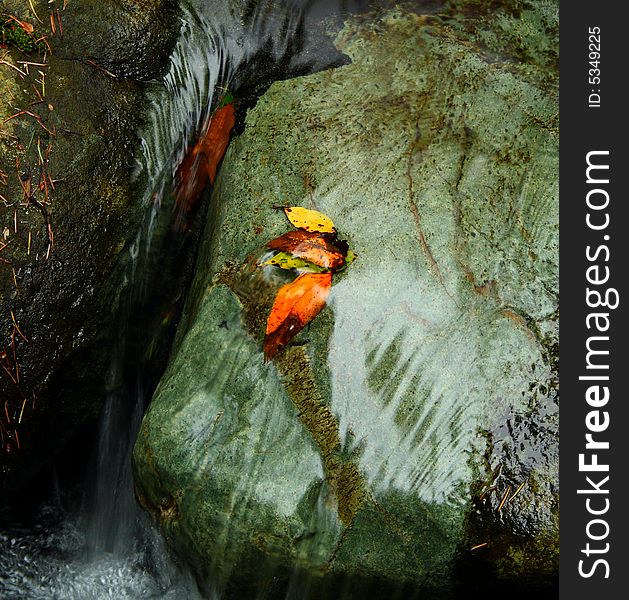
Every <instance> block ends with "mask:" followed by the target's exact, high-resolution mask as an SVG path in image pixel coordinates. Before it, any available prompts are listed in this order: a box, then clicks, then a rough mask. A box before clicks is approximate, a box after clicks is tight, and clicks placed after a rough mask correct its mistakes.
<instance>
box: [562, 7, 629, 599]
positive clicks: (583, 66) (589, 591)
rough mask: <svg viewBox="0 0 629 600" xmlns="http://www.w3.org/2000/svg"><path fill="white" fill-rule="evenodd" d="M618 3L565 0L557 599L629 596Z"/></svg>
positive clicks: (628, 374)
mask: <svg viewBox="0 0 629 600" xmlns="http://www.w3.org/2000/svg"><path fill="white" fill-rule="evenodd" d="M619 9H620V7H619V5H618V4H617V3H612V2H605V1H601V2H588V3H586V2H581V1H579V2H568V1H567V0H565V1H564V2H562V3H561V12H560V27H561V29H560V40H561V48H560V56H561V59H560V86H561V87H560V118H561V121H560V123H561V129H560V294H561V296H560V298H561V317H560V356H561V363H560V364H561V366H560V377H561V393H562V396H561V408H560V489H561V505H560V506H561V525H560V539H561V559H560V565H561V566H560V597H561V598H566V599H568V598H570V599H573V598H595V599H600V598H605V599H606V600H612V599H616V598H618V599H620V598H626V597H627V596H626V593H627V592H626V583H625V580H626V578H627V577H628V576H629V575H628V572H627V571H628V568H627V566H626V559H625V555H626V554H625V549H624V546H625V543H626V540H627V534H628V528H627V523H628V522H629V516H628V511H629V507H628V504H629V502H628V499H627V495H626V494H625V491H624V486H625V480H626V476H627V472H628V471H629V418H628V412H629V411H628V402H627V394H626V391H625V387H626V385H627V383H626V381H625V378H629V356H628V353H627V346H626V345H627V339H626V338H627V327H626V309H625V305H626V303H627V301H628V300H629V297H628V296H627V294H626V290H627V286H626V281H627V275H628V268H627V258H626V257H627V253H628V251H627V247H628V246H629V233H628V232H625V231H624V229H625V228H626V223H627V219H626V217H625V215H626V210H625V205H626V203H627V200H628V199H627V192H626V191H625V187H626V180H627V179H629V156H628V152H627V144H628V135H627V133H628V132H629V127H627V106H626V105H627V101H626V98H625V94H624V89H625V88H626V79H627V71H628V69H627V61H628V60H629V52H627V45H626V44H627V41H628V39H629V33H627V31H626V29H627V28H626V25H625V23H624V19H623V18H622V16H621V14H620V12H619Z"/></svg>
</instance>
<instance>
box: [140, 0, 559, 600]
mask: <svg viewBox="0 0 629 600" xmlns="http://www.w3.org/2000/svg"><path fill="white" fill-rule="evenodd" d="M468 4H470V5H471V4H474V3H468ZM504 4H508V3H504ZM530 10H533V11H534V10H535V8H534V7H530ZM505 14H507V13H505ZM505 18H507V16H505ZM509 18H512V17H509ZM513 18H514V17H513ZM496 24H497V29H495V31H498V30H500V28H501V27H503V26H504V23H502V21H499V20H495V21H491V19H489V17H487V15H486V14H483V13H482V12H480V13H479V12H478V11H470V14H469V16H468V17H466V18H464V17H461V18H455V16H453V13H447V12H446V13H443V14H434V15H429V16H428V15H418V14H414V13H411V12H406V11H404V10H393V11H382V12H378V13H375V14H370V15H366V16H364V17H361V18H357V19H355V20H350V21H348V22H347V23H346V25H345V27H344V29H343V30H342V31H341V33H340V34H339V35H338V36H337V38H336V40H335V44H336V46H337V47H338V48H339V49H340V50H341V51H342V52H344V53H346V54H347V55H349V57H350V58H351V61H352V64H351V65H348V66H345V67H342V68H338V69H332V70H328V71H325V72H322V73H319V74H316V75H312V76H308V77H303V78H298V79H293V80H290V81H284V82H281V83H275V84H274V85H273V86H272V87H271V88H270V89H269V91H268V92H267V93H266V94H264V96H263V97H262V98H261V99H260V100H259V102H258V104H257V106H256V107H255V108H254V109H253V110H251V111H250V112H249V114H248V116H247V120H246V126H245V131H244V133H243V134H242V135H241V136H239V137H238V138H237V139H235V140H234V141H232V144H231V146H230V148H229V150H228V152H227V155H226V157H225V161H224V163H223V167H222V171H221V174H220V176H219V179H218V180H217V186H216V189H215V190H214V193H213V197H212V202H213V205H212V209H211V215H210V220H209V223H208V229H207V233H206V237H205V241H204V243H203V246H202V249H201V252H200V257H199V264H198V268H197V273H196V275H195V281H194V284H193V289H192V293H191V296H190V298H189V301H188V303H187V307H186V310H185V314H184V317H183V319H182V322H181V324H180V328H179V332H178V337H177V342H176V348H175V353H174V356H173V357H172V360H171V363H170V365H169V367H168V369H167V371H166V373H165V375H164V377H163V378H162V380H161V382H160V385H159V387H158V390H157V392H156V394H155V396H154V398H153V401H152V403H151V406H150V408H149V411H148V413H147V414H146V416H145V418H144V422H143V425H142V429H141V431H140V435H139V437H138V440H137V443H136V446H135V452H134V464H135V474H136V485H137V493H138V497H139V498H140V501H141V502H142V504H143V505H144V506H145V507H146V508H147V509H148V510H150V511H151V512H152V513H153V514H154V515H155V517H156V520H157V521H158V523H160V525H161V526H162V528H163V531H164V532H165V535H166V537H167V539H168V540H169V541H170V543H171V544H172V545H173V547H174V548H176V549H177V551H178V552H179V553H180V554H181V555H182V556H183V557H184V558H185V559H186V560H187V561H189V562H190V563H191V564H192V565H193V566H194V567H195V569H196V571H197V573H198V574H199V577H200V579H201V580H203V581H206V583H207V582H210V581H211V582H212V583H211V584H210V583H208V586H209V585H215V586H217V587H218V588H219V589H223V590H224V591H226V593H227V595H228V596H229V595H230V594H232V595H233V596H234V597H248V594H249V595H253V590H254V589H255V588H256V586H257V587H258V589H262V588H263V587H264V586H267V587H265V588H264V589H267V591H268V593H270V594H271V595H272V593H277V594H278V595H279V594H281V593H283V592H285V591H286V589H293V591H294V590H295V589H298V590H300V593H304V594H305V593H306V591H305V590H310V593H312V594H314V596H313V597H325V594H327V593H328V592H329V590H330V589H334V590H335V591H336V592H335V593H336V595H332V596H331V597H363V596H361V595H360V594H361V593H363V591H364V589H363V588H361V587H360V585H356V586H355V587H352V585H345V584H346V583H348V582H356V581H357V580H358V581H363V582H364V581H367V582H371V583H370V584H369V585H372V586H373V587H372V588H371V589H372V591H373V589H381V587H379V586H384V587H382V589H387V590H389V591H391V590H397V591H398V592H400V590H406V591H408V590H411V589H412V590H415V591H417V590H418V589H421V590H423V592H424V594H425V595H426V597H431V596H434V597H439V598H443V597H447V596H448V595H449V594H451V593H452V594H454V593H455V591H456V589H457V586H459V585H462V581H461V577H463V575H461V573H463V572H464V569H463V568H462V567H461V565H467V564H468V563H469V561H472V562H473V561H475V560H477V559H476V557H477V556H481V559H480V560H482V556H483V555H479V552H480V553H482V552H484V551H485V550H487V548H488V547H489V548H490V549H492V552H495V554H492V557H491V560H490V562H491V566H492V568H493V572H492V573H493V577H495V578H498V579H500V578H502V579H504V580H507V581H508V580H511V581H514V580H516V579H517V578H518V577H521V576H522V573H523V570H524V571H525V572H526V574H527V575H529V576H531V577H532V578H537V580H538V581H541V582H542V584H543V585H546V586H552V585H553V577H554V575H556V568H557V561H556V548H557V544H558V533H557V502H556V499H557V483H556V482H557V468H558V462H557V452H556V449H557V439H556V430H557V415H556V402H557V400H556V378H557V361H556V351H555V349H556V346H555V345H556V339H557V276H558V271H557V265H558V255H557V244H558V201H557V193H558V190H557V150H558V136H557V133H558V132H557V122H556V119H557V87H556V71H555V70H554V66H553V65H552V64H551V63H549V62H548V61H542V60H541V59H539V60H538V58H536V57H534V56H532V55H529V54H522V53H520V52H517V53H516V52H511V50H509V53H508V56H507V55H505V56H503V57H498V58H497V57H496V56H495V55H494V54H492V55H491V56H489V55H488V50H487V45H486V44H483V43H482V40H480V39H479V37H480V34H481V33H482V32H483V31H486V30H487V28H488V27H491V26H494V27H496ZM463 25H464V26H463ZM513 26H514V27H515V26H516V23H514V25H513ZM487 35H488V34H487ZM487 35H485V37H487ZM518 35H519V34H518ZM546 35H547V36H548V37H549V38H552V36H553V35H554V30H553V29H552V28H549V31H547V32H546ZM526 43H527V42H526V40H523V41H522V44H526ZM530 43H531V44H537V43H538V42H535V37H534V36H533V37H531V40H530ZM550 43H551V42H549V44H550ZM553 43H554V42H553ZM288 204H298V205H303V206H307V207H310V208H316V209H317V210H320V211H322V212H324V213H325V214H327V215H329V216H330V217H331V218H332V219H333V220H334V222H335V224H336V226H337V229H338V231H339V236H340V237H342V238H343V239H346V240H347V241H348V243H349V245H350V247H351V248H352V249H353V250H355V251H356V252H357V254H358V258H357V260H356V261H355V262H354V263H353V264H352V265H351V266H350V267H349V268H348V269H347V270H346V271H345V272H343V273H342V274H339V275H338V276H337V275H335V276H334V282H333V283H334V284H333V287H332V291H331V294H330V298H329V306H328V308H326V309H325V310H324V311H323V312H322V313H321V314H320V315H319V316H318V317H317V318H316V319H315V320H314V321H313V322H312V323H311V325H310V326H309V327H308V328H307V330H304V331H303V332H301V333H300V334H299V335H298V336H297V337H296V338H295V343H294V344H293V345H292V346H290V347H289V348H287V349H286V350H285V351H284V352H282V353H280V354H279V355H278V356H277V358H276V359H274V360H273V361H272V362H265V361H264V359H263V355H262V351H261V336H262V333H263V328H264V322H265V319H266V315H267V312H268V308H269V296H270V297H271V298H272V293H273V289H276V286H277V285H278V282H277V281H267V280H265V279H264V278H263V277H262V275H261V274H260V273H259V270H258V271H257V272H256V269H255V267H252V266H251V263H250V262H248V261H247V259H248V257H250V256H255V255H256V254H257V253H259V252H260V248H262V247H263V246H264V244H265V243H266V242H268V241H269V240H271V239H273V238H274V237H276V236H278V235H280V234H282V233H284V232H285V231H287V230H288V229H289V228H290V225H289V224H288V223H287V221H286V219H285V217H284V215H283V213H282V212H281V211H278V210H277V209H276V208H275V207H276V206H277V205H288ZM269 286H270V287H269ZM274 286H275V287H274ZM498 441H499V442H500V443H498ZM500 465H502V466H500ZM522 483H524V484H525V485H524V486H522V487H521V488H520V489H519V490H518V488H519V487H520V484H522ZM491 488H493V489H491ZM507 490H508V493H506V494H505V492H507ZM516 491H518V493H517V495H514V494H515V493H516ZM505 495H506V498H505V501H504V502H503V503H502V505H501V501H502V498H503V497H504V496H505ZM480 513H482V518H480V517H479V518H477V517H475V515H478V514H480ZM490 533H492V534H494V535H495V537H494V538H493V539H494V540H498V537H500V540H501V543H500V544H498V543H496V544H493V545H491V543H490V544H485V542H487V537H486V536H488V535H489V534H490ZM522 540H524V543H522ZM541 540H544V544H545V546H546V547H548V548H549V549H550V552H549V553H547V554H545V557H546V558H547V559H548V561H550V562H548V561H546V562H544V564H541V563H542V561H532V560H528V559H529V558H530V557H531V556H532V555H533V554H534V553H536V552H538V551H539V548H540V543H538V542H539V541H541ZM475 546H478V547H479V548H476V549H475V550H473V551H472V550H471V548H472V547H475ZM483 548H484V549H485V550H483ZM553 549H554V551H553ZM523 565H527V566H526V567H524V568H523ZM297 574H299V576H298V575H297ZM274 578H275V579H274ZM304 580H305V582H304ZM269 581H275V583H274V584H273V585H274V586H275V587H273V585H271V584H270V583H269ZM297 581H299V582H297ZM282 582H283V583H282ZM291 582H292V583H291ZM343 582H344V583H343ZM291 585H292V586H293V587H292V588H291V587H290V586H291ZM268 586H271V587H268ZM294 586H298V587H297V588H295V587H294ZM299 586H303V587H299ZM329 586H332V587H329ZM269 590H270V591H269ZM273 590H275V592H273ZM282 590H283V591H282ZM316 590H318V591H316ZM317 594H320V595H317Z"/></svg>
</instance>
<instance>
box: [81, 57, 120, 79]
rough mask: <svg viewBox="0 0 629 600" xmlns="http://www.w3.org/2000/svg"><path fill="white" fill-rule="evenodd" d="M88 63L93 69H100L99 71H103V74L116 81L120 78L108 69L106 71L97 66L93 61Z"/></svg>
mask: <svg viewBox="0 0 629 600" xmlns="http://www.w3.org/2000/svg"><path fill="white" fill-rule="evenodd" d="M87 63H88V64H90V65H92V66H93V67H95V68H96V69H98V70H99V71H102V72H103V73H105V74H107V75H109V76H110V77H113V78H114V79H118V76H117V75H115V74H114V73H112V72H111V71H108V70H107V69H105V68H104V67H101V66H100V65H99V64H96V63H95V62H94V61H93V60H89V59H88V60H87Z"/></svg>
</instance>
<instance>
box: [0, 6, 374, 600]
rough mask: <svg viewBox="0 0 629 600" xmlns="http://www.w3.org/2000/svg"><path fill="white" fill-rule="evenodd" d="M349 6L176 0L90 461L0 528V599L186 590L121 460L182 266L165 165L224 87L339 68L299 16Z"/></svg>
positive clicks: (166, 340)
mask: <svg viewBox="0 0 629 600" xmlns="http://www.w3.org/2000/svg"><path fill="white" fill-rule="evenodd" d="M363 4H364V3H362V2H338V3H337V2H325V1H322V2H316V1H315V2H312V1H309V2H308V1H301V2H298V1H293V2H291V1H290V0H286V1H285V2H278V1H275V0H268V1H261V2H246V1H245V0H243V1H233V2H231V3H230V2H225V3H222V4H220V3H208V2H204V1H203V0H190V2H189V3H188V4H187V5H186V6H185V7H184V8H183V9H182V13H181V29H180V35H179V39H178V41H177V43H176V45H175V48H174V50H173V52H172V55H171V58H170V64H169V67H168V71H167V73H166V75H165V77H164V79H163V81H162V82H161V83H160V84H156V85H154V87H153V89H151V90H150V91H149V95H150V97H151V108H150V110H149V114H148V115H147V120H146V125H145V127H144V129H143V131H142V132H141V135H140V138H141V148H140V150H139V152H138V157H137V173H136V176H137V177H138V178H140V179H139V180H140V181H144V182H146V183H145V185H144V190H145V191H144V193H143V196H142V199H141V201H142V203H143V206H145V214H144V218H143V221H142V223H141V226H140V228H139V230H138V232H137V235H136V237H135V239H134V240H133V241H132V242H131V243H130V244H129V245H128V248H127V250H126V251H125V255H124V259H123V261H122V263H123V264H122V265H121V268H120V273H121V275H120V294H119V298H118V303H117V304H116V306H114V307H112V309H113V310H115V311H116V319H117V323H118V330H117V331H116V332H114V334H113V335H112V339H113V340H115V341H114V347H113V348H112V351H111V356H112V361H111V365H110V374H109V391H108V393H107V395H106V398H105V401H104V404H103V408H102V414H101V418H100V422H99V424H98V427H97V429H96V430H94V432H93V434H94V438H95V439H94V445H93V450H92V456H91V458H90V460H89V461H86V464H87V466H86V468H85V471H86V474H85V477H84V479H83V481H81V482H79V483H74V484H73V485H72V486H71V487H69V488H68V487H66V486H65V484H64V483H63V482H62V481H60V480H59V479H58V478H57V476H56V475H55V469H56V467H55V463H54V462H53V464H52V466H51V467H50V469H49V472H52V476H51V479H52V482H53V483H52V487H51V490H52V491H51V493H50V494H49V497H47V498H46V500H45V501H44V503H43V504H41V503H39V504H38V505H37V506H36V507H35V508H34V509H33V510H32V511H25V512H28V514H27V515H20V518H15V517H14V516H11V517H9V518H8V525H6V524H5V525H3V528H2V530H0V598H3V599H18V598H19V599H24V598H27V599H33V600H39V599H41V600H52V599H59V600H65V599H77V600H90V599H94V600H96V599H100V598H116V599H120V600H122V599H134V600H136V599H141V598H165V599H170V598H172V599H175V598H176V599H188V598H189V599H194V598H198V597H200V595H199V592H198V589H197V586H196V584H195V582H194V578H193V576H192V575H191V574H190V573H189V572H188V571H187V570H186V569H184V568H182V567H181V566H180V565H178V564H177V563H176V562H175V560H174V559H173V558H172V557H171V556H170V555H169V553H168V551H167V549H166V547H165V545H164V543H163V541H162V539H161V537H160V535H159V533H158V532H157V530H156V529H155V527H154V525H153V524H152V522H151V520H150V518H149V517H148V515H146V514H145V513H143V511H142V510H141V509H140V508H139V506H138V504H137V502H136V500H135V498H134V495H133V477H132V472H131V460H130V458H131V452H132V448H133V443H134V441H135V436H136V433H137V431H138V428H139V426H140V423H141V419H142V415H143V412H144V410H145V408H146V405H147V403H148V401H149V400H150V396H151V393H152V391H153V389H154V387H155V385H156V382H157V380H158V379H159V375H160V369H162V368H163V365H164V363H165V358H166V357H167V352H168V347H169V345H170V341H171V340H172V335H173V324H174V323H176V318H172V319H170V321H169V323H168V325H169V326H166V327H161V326H156V325H155V323H159V322H160V321H159V320H157V321H156V318H157V317H158V316H160V315H162V314H163V312H164V308H165V307H166V308H167V309H168V310H169V311H170V313H171V314H174V315H176V314H177V312H178V311H179V309H180V307H181V305H182V302H183V299H184V297H185V292H184V291H183V290H185V286H186V285H187V284H188V283H189V279H190V277H189V276H190V273H191V272H192V267H193V262H194V253H195V247H194V243H193V242H191V241H190V236H188V237H183V236H177V235H175V234H173V231H172V227H171V226H170V225H171V222H172V218H173V211H172V204H173V192H172V187H173V183H172V182H173V177H174V173H175V169H176V167H177V165H178V164H179V163H180V162H181V160H182V158H183V156H184V154H185V151H186V149H187V148H188V147H189V146H190V144H191V143H192V141H193V139H194V135H195V132H196V131H198V129H199V127H200V126H201V124H202V123H203V121H204V119H206V118H207V115H208V111H209V109H210V107H211V106H212V105H213V104H215V99H216V97H217V96H218V95H220V94H222V93H223V90H224V89H225V88H230V89H231V90H234V91H235V92H237V93H240V96H241V98H243V99H244V103H245V104H246V103H247V102H249V104H251V103H253V102H254V101H255V98H256V97H257V96H259V94H260V93H262V92H263V91H264V89H265V88H266V87H268V85H269V84H270V83H271V81H273V80H274V79H280V78H286V77H290V76H294V75H299V74H302V73H308V72H313V71H316V70H319V69H322V68H326V67H329V66H334V65H336V64H339V63H340V62H342V57H340V56H339V55H337V54H336V53H335V51H334V49H333V47H332V45H331V43H330V41H329V39H328V38H325V37H324V35H323V33H322V28H320V27H316V26H314V25H313V24H315V23H321V21H322V20H323V19H324V18H330V19H333V18H334V17H338V16H339V15H340V14H342V13H344V12H351V11H354V10H356V9H357V8H359V7H360V6H361V5H363ZM217 5H218V6H217ZM203 214H204V211H203V210H201V211H200V218H201V219H202V217H203ZM197 232H198V231H197ZM192 237H194V236H192ZM181 265H184V266H186V267H187V269H182V268H181ZM186 270H187V271H188V272H185V271H186ZM164 281H166V282H167V283H168V285H162V284H163V282H164ZM89 435H90V434H88V436H89ZM206 597H207V594H206Z"/></svg>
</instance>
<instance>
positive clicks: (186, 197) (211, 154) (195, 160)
mask: <svg viewBox="0 0 629 600" xmlns="http://www.w3.org/2000/svg"><path fill="white" fill-rule="evenodd" d="M234 123H235V111H234V105H233V104H226V105H225V106H222V107H221V108H219V109H218V110H217V111H216V112H215V113H214V114H213V115H212V116H211V117H210V120H209V122H207V123H206V125H205V127H204V131H206V133H205V134H204V135H203V137H202V138H201V139H200V140H199V141H198V142H197V143H196V144H195V145H194V146H193V147H192V149H191V150H189V151H188V153H187V154H186V156H185V157H184V159H183V160H182V161H181V164H180V165H179V167H178V168H177V172H176V173H175V185H176V206H177V208H178V209H179V210H180V211H182V212H183V213H186V214H187V213H189V212H190V211H191V210H192V209H193V208H194V207H195V206H196V204H197V202H198V201H199V198H200V197H201V195H202V194H203V190H204V189H205V187H206V185H207V182H208V179H209V180H210V183H214V179H215V178H216V169H217V168H218V164H219V163H220V162H221V159H222V158H223V155H224V154H225V151H226V150H227V146H228V144H229V134H230V132H231V130H232V128H233V126H234Z"/></svg>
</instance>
